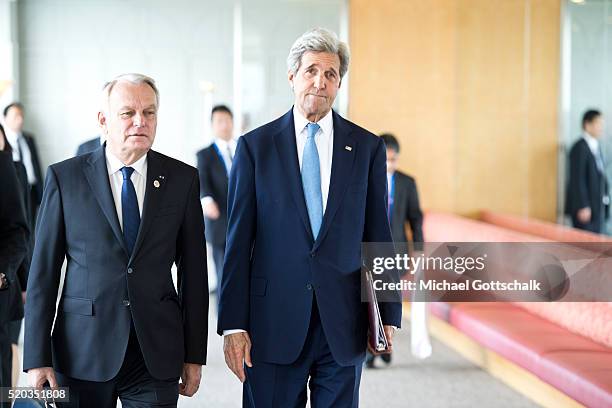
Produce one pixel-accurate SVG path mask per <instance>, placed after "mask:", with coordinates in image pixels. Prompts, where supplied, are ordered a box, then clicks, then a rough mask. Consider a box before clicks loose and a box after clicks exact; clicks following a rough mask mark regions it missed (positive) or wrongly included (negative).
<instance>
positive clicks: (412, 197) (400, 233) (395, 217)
mask: <svg viewBox="0 0 612 408" xmlns="http://www.w3.org/2000/svg"><path fill="white" fill-rule="evenodd" d="M380 138H381V139H382V140H383V141H384V142H385V148H386V154H387V193H388V200H387V203H388V207H387V216H388V217H389V224H390V225H391V235H392V237H393V242H394V244H395V246H396V249H397V251H398V252H399V253H406V254H408V253H409V245H408V242H409V240H408V237H407V236H406V223H407V224H408V226H409V227H410V231H411V232H412V234H411V242H412V244H413V245H412V247H413V248H414V251H416V252H422V251H423V212H422V211H421V205H420V204H419V193H418V191H417V186H416V182H415V180H414V178H413V177H412V176H409V175H408V174H406V173H403V172H401V171H399V170H397V161H398V159H399V153H400V145H399V142H398V140H397V138H396V137H395V136H394V135H392V134H390V133H384V134H382V135H380ZM391 355H392V354H391V353H387V354H382V355H381V356H380V357H381V359H382V361H384V362H385V363H386V364H390V363H391ZM375 360H376V356H375V355H374V354H372V353H368V356H367V358H366V367H368V368H373V367H374V363H375Z"/></svg>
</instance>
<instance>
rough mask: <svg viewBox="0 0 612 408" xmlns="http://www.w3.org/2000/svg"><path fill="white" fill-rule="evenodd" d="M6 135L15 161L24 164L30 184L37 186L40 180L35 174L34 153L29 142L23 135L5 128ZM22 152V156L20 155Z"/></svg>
mask: <svg viewBox="0 0 612 408" xmlns="http://www.w3.org/2000/svg"><path fill="white" fill-rule="evenodd" d="M4 133H5V134H6V140H7V141H8V143H9V144H10V145H11V148H12V149H13V161H20V162H22V163H23V165H24V167H25V169H26V174H27V175H28V184H29V185H34V184H36V182H37V181H38V180H37V179H36V173H35V172H34V165H33V164H32V152H30V146H28V142H27V141H26V140H25V138H24V137H23V135H22V134H21V133H16V132H13V131H12V130H11V129H9V128H8V127H5V128H4ZM20 151H21V154H19V152H20ZM22 156H23V157H22Z"/></svg>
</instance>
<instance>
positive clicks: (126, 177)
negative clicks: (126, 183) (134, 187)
mask: <svg viewBox="0 0 612 408" xmlns="http://www.w3.org/2000/svg"><path fill="white" fill-rule="evenodd" d="M133 172H134V168H133V167H122V168H121V174H123V180H129V179H130V177H132V173H133Z"/></svg>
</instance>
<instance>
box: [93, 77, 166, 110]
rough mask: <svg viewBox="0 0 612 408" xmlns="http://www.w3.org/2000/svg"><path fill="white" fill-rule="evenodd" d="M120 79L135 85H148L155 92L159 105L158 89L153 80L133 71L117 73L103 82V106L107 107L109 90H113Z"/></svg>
mask: <svg viewBox="0 0 612 408" xmlns="http://www.w3.org/2000/svg"><path fill="white" fill-rule="evenodd" d="M121 81H127V82H130V83H132V84H135V85H138V84H147V85H149V86H150V87H151V89H153V92H155V102H156V103H157V106H159V91H158V90H157V86H156V85H155V80H154V79H153V78H151V77H148V76H146V75H143V74H133V73H130V74H121V75H118V76H116V77H115V78H113V79H112V80H110V81H108V82H107V83H105V84H104V87H103V88H102V93H103V106H106V107H108V103H109V98H110V94H111V91H112V90H113V88H114V87H115V85H116V84H117V83H118V82H121Z"/></svg>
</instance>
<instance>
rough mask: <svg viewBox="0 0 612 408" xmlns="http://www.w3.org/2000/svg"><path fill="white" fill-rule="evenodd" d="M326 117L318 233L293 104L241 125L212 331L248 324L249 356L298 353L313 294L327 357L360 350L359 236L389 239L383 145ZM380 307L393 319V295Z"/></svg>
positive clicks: (285, 357) (354, 356)
mask: <svg viewBox="0 0 612 408" xmlns="http://www.w3.org/2000/svg"><path fill="white" fill-rule="evenodd" d="M333 123H334V143H333V156H332V171H331V182H330V188H329V197H328V201H327V208H326V211H325V214H324V216H323V224H322V226H321V230H320V232H319V236H318V238H317V240H316V241H315V240H314V239H313V234H312V231H311V228H310V222H309V219H308V211H307V209H306V203H305V199H304V193H303V189H302V182H301V175H300V169H299V165H298V156H297V147H296V140H295V130H294V122H293V112H292V111H289V112H288V113H287V114H285V115H284V116H282V117H281V118H279V119H277V120H275V121H273V122H271V123H268V124H267V125H264V126H262V127H260V128H258V129H256V130H254V131H252V132H250V133H248V134H246V135H245V136H243V137H242V138H240V140H239V143H238V147H237V149H236V155H235V157H234V163H233V167H232V172H231V174H230V186H229V199H228V209H229V221H228V240H227V250H226V254H225V264H224V267H223V268H224V269H223V271H224V272H223V281H222V286H221V292H220V304H219V323H218V332H219V334H222V332H223V331H224V330H228V329H245V330H247V331H248V332H249V335H250V336H251V340H252V349H251V353H252V354H251V355H252V358H253V360H254V361H255V362H257V361H262V362H268V363H276V364H290V363H292V362H293V361H295V360H296V359H297V358H298V356H299V354H300V351H301V350H302V347H303V345H304V341H305V339H306V335H307V332H308V326H309V322H310V314H311V310H312V305H313V296H316V302H317V306H318V309H319V313H320V317H321V323H322V325H323V329H324V332H325V335H326V338H327V341H328V343H329V346H330V349H331V352H332V354H333V356H334V359H335V360H336V361H337V362H338V363H339V364H341V365H344V366H348V365H356V364H361V362H362V361H363V358H364V356H365V349H366V344H367V327H368V320H367V306H366V304H365V303H362V302H361V291H360V289H361V276H360V275H361V274H360V265H361V243H362V241H370V242H391V233H390V230H389V223H388V221H387V181H386V180H387V179H386V156H385V146H384V143H383V142H382V140H381V139H379V138H378V137H376V136H375V135H373V134H371V133H370V132H368V131H366V130H364V129H362V128H360V127H358V126H357V125H355V124H353V123H351V122H349V121H347V120H345V119H343V118H342V117H340V116H339V115H338V114H336V113H335V112H334V113H333ZM346 146H348V147H349V149H350V150H349V149H347V148H346ZM380 308H381V313H382V318H383V322H384V323H385V324H389V325H395V326H398V327H399V326H400V322H401V303H399V302H397V303H381V304H380Z"/></svg>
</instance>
